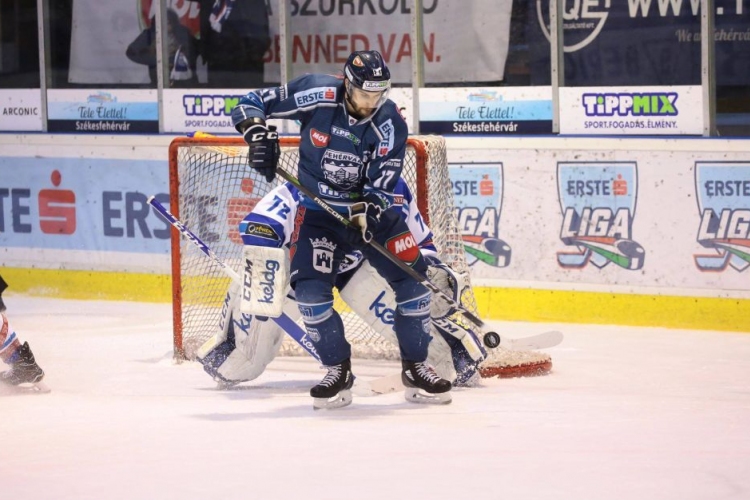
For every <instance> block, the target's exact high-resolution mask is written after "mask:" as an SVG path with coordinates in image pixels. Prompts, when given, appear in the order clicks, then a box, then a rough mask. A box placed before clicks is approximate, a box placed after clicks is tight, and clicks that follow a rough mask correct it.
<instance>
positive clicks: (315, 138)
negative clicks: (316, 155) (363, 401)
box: [310, 128, 331, 148]
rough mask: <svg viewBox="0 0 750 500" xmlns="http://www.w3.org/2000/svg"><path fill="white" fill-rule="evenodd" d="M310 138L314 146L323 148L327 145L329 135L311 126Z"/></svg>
mask: <svg viewBox="0 0 750 500" xmlns="http://www.w3.org/2000/svg"><path fill="white" fill-rule="evenodd" d="M310 140H311V141H312V143H313V146H315V147H316V148H324V147H326V146H328V142H329V141H330V140H331V136H330V135H328V134H324V133H323V132H321V131H320V130H316V129H314V128H313V129H310Z"/></svg>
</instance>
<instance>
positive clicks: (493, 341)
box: [483, 332, 500, 349]
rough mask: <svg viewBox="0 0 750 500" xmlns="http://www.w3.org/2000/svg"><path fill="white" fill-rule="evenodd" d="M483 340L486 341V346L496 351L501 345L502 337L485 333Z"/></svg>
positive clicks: (492, 333)
mask: <svg viewBox="0 0 750 500" xmlns="http://www.w3.org/2000/svg"><path fill="white" fill-rule="evenodd" d="M483 340H484V345H486V346H487V347H489V348H490V349H494V348H495V347H497V346H499V345H500V335H498V334H497V333H495V332H487V333H485V334H484V339H483Z"/></svg>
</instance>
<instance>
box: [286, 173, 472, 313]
mask: <svg viewBox="0 0 750 500" xmlns="http://www.w3.org/2000/svg"><path fill="white" fill-rule="evenodd" d="M276 174H277V175H279V176H280V177H282V178H283V179H285V180H286V181H288V182H291V183H292V184H294V187H296V188H297V189H299V190H300V191H301V192H302V194H304V195H305V196H307V197H308V198H310V199H311V200H312V201H314V202H315V203H316V204H317V205H318V206H319V207H320V208H322V209H323V210H325V211H326V212H328V213H329V214H330V215H331V216H332V217H333V218H334V219H336V220H337V221H339V222H340V223H341V224H343V225H344V226H345V227H347V228H349V229H351V230H355V231H359V230H360V229H359V226H357V225H355V224H354V223H353V222H352V221H350V220H349V219H347V218H346V217H344V216H343V215H341V214H340V213H338V212H337V211H336V210H334V209H333V207H332V206H331V205H329V204H328V203H326V202H325V201H323V200H321V199H320V198H318V197H317V196H315V194H314V193H313V192H312V191H310V190H309V189H308V188H306V187H305V186H303V185H302V184H300V182H299V180H297V179H296V178H295V177H294V176H292V175H291V174H290V173H289V172H287V171H285V170H284V169H282V168H276ZM366 243H367V244H368V245H370V246H371V247H372V248H374V249H375V250H377V251H378V252H379V253H380V254H381V255H383V256H384V257H385V258H387V259H388V260H390V261H391V262H392V263H393V264H395V265H396V266H397V267H398V268H399V269H401V270H402V271H404V272H405V273H406V274H408V275H409V276H410V277H411V278H413V279H415V280H416V281H418V282H419V283H421V284H422V285H424V286H425V287H427V289H428V290H430V291H431V292H432V293H435V294H438V295H440V296H441V297H443V298H444V299H445V300H446V301H448V303H450V304H451V305H452V306H453V307H455V308H456V310H457V311H458V312H460V313H461V314H463V315H464V316H465V317H466V318H467V319H468V320H469V321H471V322H472V323H474V324H475V325H476V326H478V327H482V326H484V321H482V320H481V319H479V318H478V317H477V316H476V315H475V314H474V313H472V312H471V311H469V310H468V309H466V308H465V307H464V306H463V305H462V304H458V303H457V302H456V301H454V300H453V298H451V297H449V296H448V295H447V294H446V293H445V292H443V291H442V290H441V289H440V288H438V287H437V285H435V284H434V283H433V282H431V281H430V280H429V279H427V278H426V277H424V276H422V275H421V274H419V273H418V272H416V271H415V270H414V269H412V268H411V267H409V266H408V265H406V264H404V263H403V262H402V261H401V259H399V258H398V257H396V256H395V255H393V254H392V253H391V252H389V251H388V249H387V248H385V247H384V246H383V245H381V244H380V243H378V242H377V241H374V240H370V241H369V242H366Z"/></svg>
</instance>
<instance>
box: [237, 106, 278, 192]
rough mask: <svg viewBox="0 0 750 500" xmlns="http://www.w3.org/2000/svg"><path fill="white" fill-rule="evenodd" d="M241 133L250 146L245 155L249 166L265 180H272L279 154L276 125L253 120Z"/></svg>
mask: <svg viewBox="0 0 750 500" xmlns="http://www.w3.org/2000/svg"><path fill="white" fill-rule="evenodd" d="M256 120H258V119H256ZM242 135H243V136H244V138H245V142H246V143H247V145H248V146H249V147H250V151H249V152H248V155H247V161H248V163H249V164H250V167H251V168H252V169H254V170H256V171H257V172H258V173H260V174H261V175H262V176H264V177H265V178H266V181H268V182H273V180H274V178H275V177H276V164H277V163H278V162H279V156H280V155H281V149H280V148H279V134H278V132H276V127H274V126H273V125H270V126H266V123H265V121H262V120H260V121H255V122H253V123H250V124H249V126H248V127H247V128H244V129H243V133H242Z"/></svg>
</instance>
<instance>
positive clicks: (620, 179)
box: [557, 162, 645, 271]
mask: <svg viewBox="0 0 750 500" xmlns="http://www.w3.org/2000/svg"><path fill="white" fill-rule="evenodd" d="M637 178H638V170H637V166H636V164H635V162H624V163H619V162H618V163H614V162H613V163H600V162H592V163H567V162H560V163H558V165H557V181H558V194H559V198H560V207H561V209H562V215H563V222H562V227H561V228H560V239H561V240H562V242H563V243H564V244H565V245H567V246H569V247H575V251H573V252H558V254H557V263H558V264H559V265H560V266H561V267H564V268H583V267H585V266H586V265H587V264H588V263H589V262H591V263H592V264H594V265H595V266H596V267H598V268H603V267H604V266H606V265H608V264H609V263H610V262H614V263H615V264H617V265H618V266H620V267H622V268H624V269H628V270H631V271H635V270H638V269H641V268H642V267H643V261H644V257H645V251H644V250H643V247H642V246H641V245H640V244H639V243H638V242H636V241H634V240H633V219H634V217H635V206H636V199H637V193H638V184H637Z"/></svg>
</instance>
